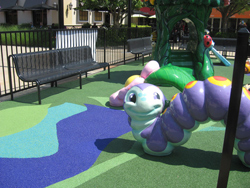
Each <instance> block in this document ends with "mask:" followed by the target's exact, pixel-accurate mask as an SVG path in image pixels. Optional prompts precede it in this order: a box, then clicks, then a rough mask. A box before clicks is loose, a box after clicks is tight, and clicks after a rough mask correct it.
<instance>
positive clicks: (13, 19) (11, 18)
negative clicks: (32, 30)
mask: <svg viewBox="0 0 250 188" xmlns="http://www.w3.org/2000/svg"><path fill="white" fill-rule="evenodd" d="M5 17H6V23H8V24H14V25H16V24H17V11H6V13H5Z"/></svg>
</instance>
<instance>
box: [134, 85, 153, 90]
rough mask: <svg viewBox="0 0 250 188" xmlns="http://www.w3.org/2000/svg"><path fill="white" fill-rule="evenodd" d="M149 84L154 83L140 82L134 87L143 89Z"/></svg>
mask: <svg viewBox="0 0 250 188" xmlns="http://www.w3.org/2000/svg"><path fill="white" fill-rule="evenodd" d="M149 86H154V85H152V84H147V83H142V84H138V85H136V86H135V87H139V88H140V89H141V90H142V91H143V90H144V89H146V88H147V87H149Z"/></svg>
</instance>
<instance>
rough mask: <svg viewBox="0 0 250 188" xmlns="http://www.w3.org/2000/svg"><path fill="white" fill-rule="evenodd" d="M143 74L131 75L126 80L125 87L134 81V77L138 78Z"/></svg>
mask: <svg viewBox="0 0 250 188" xmlns="http://www.w3.org/2000/svg"><path fill="white" fill-rule="evenodd" d="M140 77H141V76H140V75H133V76H130V77H129V78H128V79H127V80H126V82H125V87H127V86H128V85H129V84H130V83H131V82H133V80H134V79H136V78H140Z"/></svg>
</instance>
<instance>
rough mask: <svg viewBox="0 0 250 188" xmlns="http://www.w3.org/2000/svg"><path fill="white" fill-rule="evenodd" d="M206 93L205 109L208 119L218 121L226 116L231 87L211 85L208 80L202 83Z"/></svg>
mask: <svg viewBox="0 0 250 188" xmlns="http://www.w3.org/2000/svg"><path fill="white" fill-rule="evenodd" d="M204 84H205V93H206V107H207V111H208V114H209V117H210V118H211V119H212V120H215V121H219V120H222V119H224V118H225V116H226V115H227V111H228V107H229V100H230V93H231V85H230V86H227V87H222V86H218V85H215V84H212V83H211V82H209V81H208V80H205V81H204Z"/></svg>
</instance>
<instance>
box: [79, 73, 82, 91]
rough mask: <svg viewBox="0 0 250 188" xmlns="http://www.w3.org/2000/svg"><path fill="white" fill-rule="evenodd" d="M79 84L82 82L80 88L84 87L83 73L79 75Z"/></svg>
mask: <svg viewBox="0 0 250 188" xmlns="http://www.w3.org/2000/svg"><path fill="white" fill-rule="evenodd" d="M79 84H80V89H82V74H81V73H80V75H79Z"/></svg>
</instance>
